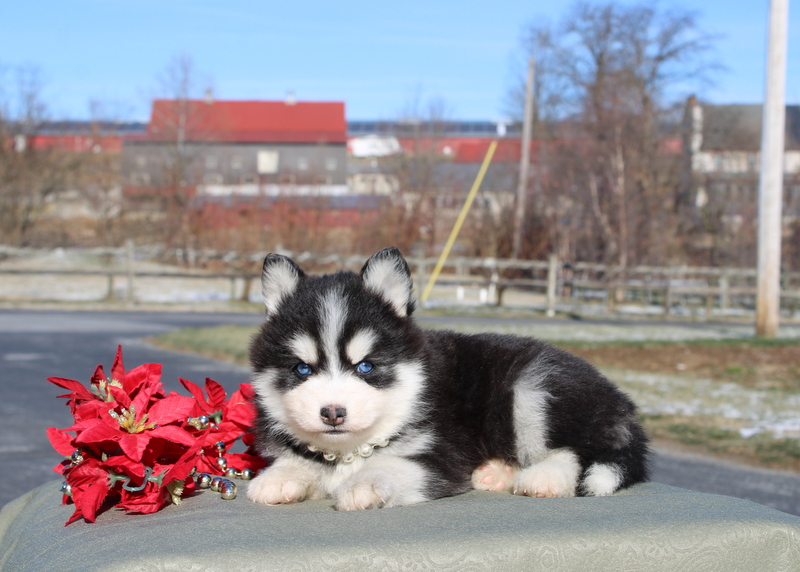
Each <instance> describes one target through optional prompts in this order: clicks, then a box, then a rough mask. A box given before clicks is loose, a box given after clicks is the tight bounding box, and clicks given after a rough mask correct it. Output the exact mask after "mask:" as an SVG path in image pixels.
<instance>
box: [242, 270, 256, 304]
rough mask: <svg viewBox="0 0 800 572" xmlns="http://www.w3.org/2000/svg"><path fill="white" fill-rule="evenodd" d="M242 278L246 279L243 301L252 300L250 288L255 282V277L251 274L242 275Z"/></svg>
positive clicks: (243, 287)
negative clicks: (251, 276)
mask: <svg viewBox="0 0 800 572" xmlns="http://www.w3.org/2000/svg"><path fill="white" fill-rule="evenodd" d="M242 280H244V284H243V285H242V298H241V301H242V302H249V301H250V288H251V287H252V284H253V279H252V278H250V277H249V276H242Z"/></svg>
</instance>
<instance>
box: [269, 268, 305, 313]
mask: <svg viewBox="0 0 800 572" xmlns="http://www.w3.org/2000/svg"><path fill="white" fill-rule="evenodd" d="M305 276H306V275H305V273H304V272H303V271H302V270H300V267H299V266H298V265H297V264H295V263H294V261H293V260H292V259H291V258H288V257H286V256H283V255H281V254H267V257H266V258H265V259H264V266H263V267H262V269H261V295H262V296H263V297H264V305H265V306H266V307H267V318H270V317H272V316H273V315H274V314H275V313H276V312H277V311H278V308H279V307H280V305H281V303H282V302H283V301H284V300H285V299H286V298H288V297H289V296H291V295H292V294H294V292H295V290H297V286H298V285H299V284H300V280H302V279H303V278H305Z"/></svg>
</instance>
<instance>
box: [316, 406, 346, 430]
mask: <svg viewBox="0 0 800 572" xmlns="http://www.w3.org/2000/svg"><path fill="white" fill-rule="evenodd" d="M319 416H320V417H322V422H323V423H324V424H325V425H332V426H334V427H335V426H336V425H341V424H342V423H344V418H345V417H346V416H347V409H345V408H344V407H339V406H338V405H328V406H327V407H323V408H322V409H320V410H319Z"/></svg>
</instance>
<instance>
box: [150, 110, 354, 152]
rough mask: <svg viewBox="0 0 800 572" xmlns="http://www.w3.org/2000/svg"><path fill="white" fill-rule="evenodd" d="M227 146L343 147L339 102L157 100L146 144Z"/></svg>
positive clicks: (343, 122)
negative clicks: (181, 131) (214, 143)
mask: <svg viewBox="0 0 800 572" xmlns="http://www.w3.org/2000/svg"><path fill="white" fill-rule="evenodd" d="M181 124H183V125H184V134H185V138H186V141H221V142H226V143H345V142H346V141H347V121H346V119H345V113H344V102H343V101H298V102H292V103H287V102H285V101H211V102H207V101H204V100H196V99H192V100H186V101H180V100H173V99H157V100H155V101H154V102H153V112H152V115H151V117H150V124H149V125H148V128H147V135H148V139H162V140H163V139H170V140H171V139H175V138H176V137H177V133H178V131H179V126H180V125H181Z"/></svg>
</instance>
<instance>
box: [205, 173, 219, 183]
mask: <svg viewBox="0 0 800 572" xmlns="http://www.w3.org/2000/svg"><path fill="white" fill-rule="evenodd" d="M203 182H204V183H206V184H209V185H221V184H222V175H221V174H220V173H206V175H205V176H204V177H203Z"/></svg>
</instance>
